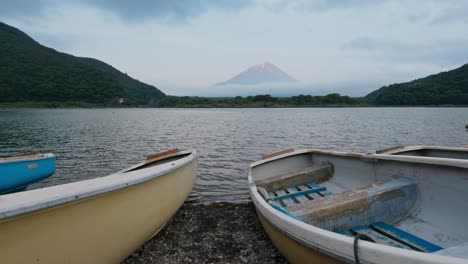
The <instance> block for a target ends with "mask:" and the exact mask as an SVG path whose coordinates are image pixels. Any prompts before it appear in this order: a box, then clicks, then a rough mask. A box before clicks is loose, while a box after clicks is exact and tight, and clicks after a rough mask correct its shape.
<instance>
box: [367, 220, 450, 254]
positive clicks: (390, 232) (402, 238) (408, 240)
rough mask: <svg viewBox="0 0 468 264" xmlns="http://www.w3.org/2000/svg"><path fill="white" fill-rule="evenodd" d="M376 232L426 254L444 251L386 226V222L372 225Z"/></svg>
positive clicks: (397, 229)
mask: <svg viewBox="0 0 468 264" xmlns="http://www.w3.org/2000/svg"><path fill="white" fill-rule="evenodd" d="M370 226H371V227H372V228H373V229H374V230H376V231H378V232H380V233H382V234H385V235H386V236H388V237H390V238H392V239H395V240H397V241H399V242H401V243H403V244H406V245H408V246H410V247H412V248H414V249H416V250H420V251H424V252H429V253H430V252H434V251H438V250H441V249H443V248H442V247H439V246H437V245H434V244H432V243H431V242H429V241H426V240H424V239H422V238H419V237H417V236H415V235H412V234H410V233H408V232H405V231H403V230H401V229H399V228H396V227H394V226H391V225H389V224H386V223H384V222H376V223H373V224H371V225H370Z"/></svg>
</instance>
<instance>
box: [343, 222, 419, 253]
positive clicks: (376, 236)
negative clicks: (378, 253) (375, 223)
mask: <svg viewBox="0 0 468 264" xmlns="http://www.w3.org/2000/svg"><path fill="white" fill-rule="evenodd" d="M351 231H353V232H354V233H356V234H363V235H367V236H369V237H370V238H372V239H373V240H374V241H375V243H378V244H382V245H387V246H392V247H398V248H405V249H411V248H410V247H408V246H407V245H405V244H403V243H400V242H399V241H394V240H393V239H392V238H390V237H387V236H385V235H382V234H380V233H378V232H377V231H374V230H372V229H371V228H369V227H367V226H357V227H353V228H352V229H351Z"/></svg>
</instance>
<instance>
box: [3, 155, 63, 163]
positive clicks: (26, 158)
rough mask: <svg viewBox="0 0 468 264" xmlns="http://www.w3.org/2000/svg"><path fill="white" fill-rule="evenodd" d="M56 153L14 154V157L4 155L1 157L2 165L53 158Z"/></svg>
mask: <svg viewBox="0 0 468 264" xmlns="http://www.w3.org/2000/svg"><path fill="white" fill-rule="evenodd" d="M53 158H55V155H54V154H52V153H38V154H32V155H23V156H20V155H18V156H12V157H3V158H0V165H1V164H11V163H17V162H28V161H36V160H37V161H39V160H45V159H53Z"/></svg>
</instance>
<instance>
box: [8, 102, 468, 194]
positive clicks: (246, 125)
mask: <svg viewBox="0 0 468 264" xmlns="http://www.w3.org/2000/svg"><path fill="white" fill-rule="evenodd" d="M467 122H468V111H467V109H466V108H305V109H293V108H288V109H54V110H52V109H50V110H45V109H44V110H0V148H1V149H2V155H3V156H8V155H13V154H18V153H21V152H27V151H40V152H53V153H55V154H56V155H57V172H56V173H55V174H54V175H53V176H52V177H50V178H48V179H46V180H43V181H42V182H39V183H37V184H34V185H32V186H30V187H29V189H32V188H38V187H44V186H51V185H57V184H62V183H68V182H74V181H78V180H83V179H91V178H95V177H101V176H105V175H108V174H111V173H114V172H117V171H119V170H121V169H123V168H126V167H128V166H130V165H133V164H135V163H137V162H140V161H142V160H143V159H144V158H145V157H146V155H148V154H151V153H156V152H159V151H163V150H167V149H172V148H179V149H188V148H195V149H197V150H198V151H199V155H200V158H199V178H198V181H197V184H196V186H195V188H194V192H193V195H192V199H196V200H198V201H202V202H207V201H234V202H235V201H237V202H240V201H246V200H247V199H248V197H249V195H248V193H247V188H246V187H247V186H246V185H247V179H246V175H247V167H248V165H249V164H250V163H251V162H253V161H256V160H258V159H260V157H261V155H263V154H266V153H270V152H275V151H279V150H283V149H286V148H290V147H295V148H320V149H331V150H340V151H359V152H372V151H375V150H376V149H381V148H387V147H391V146H395V145H418V144H420V145H442V146H454V147H460V146H463V145H468V132H467V131H466V130H465V128H464V127H465V125H466V123H467Z"/></svg>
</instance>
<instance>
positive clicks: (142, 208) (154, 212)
mask: <svg viewBox="0 0 468 264" xmlns="http://www.w3.org/2000/svg"><path fill="white" fill-rule="evenodd" d="M196 175H197V152H196V151H195V150H189V151H178V150H172V151H168V152H163V153H160V154H156V155H151V156H149V157H148V158H147V160H145V161H144V162H142V163H140V164H138V165H136V166H133V167H130V168H128V169H125V170H123V171H120V172H117V173H115V174H112V175H109V176H106V177H102V178H96V179H91V180H85V181H80V182H74V183H69V184H63V185H58V186H52V187H48V188H43V189H36V190H31V191H25V192H20V193H14V194H8V195H2V196H0V259H1V262H2V263H120V262H121V261H122V260H124V259H125V258H126V257H127V256H129V255H130V254H132V253H133V252H134V251H135V250H136V249H137V248H138V247H139V246H140V245H142V244H143V243H144V242H145V241H147V240H148V239H150V238H151V237H152V236H154V235H155V234H157V233H158V232H159V231H160V230H161V229H162V228H163V227H164V226H165V225H166V223H167V222H168V221H169V220H170V219H171V218H172V216H173V215H174V214H175V212H176V211H177V210H178V208H179V207H180V206H181V205H182V204H183V202H184V201H185V199H186V198H187V196H188V195H189V193H190V192H191V190H192V187H193V185H194V183H195V179H196Z"/></svg>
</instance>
